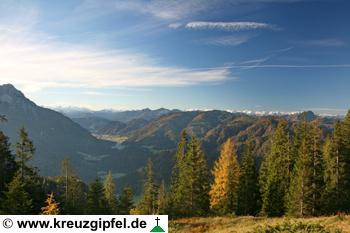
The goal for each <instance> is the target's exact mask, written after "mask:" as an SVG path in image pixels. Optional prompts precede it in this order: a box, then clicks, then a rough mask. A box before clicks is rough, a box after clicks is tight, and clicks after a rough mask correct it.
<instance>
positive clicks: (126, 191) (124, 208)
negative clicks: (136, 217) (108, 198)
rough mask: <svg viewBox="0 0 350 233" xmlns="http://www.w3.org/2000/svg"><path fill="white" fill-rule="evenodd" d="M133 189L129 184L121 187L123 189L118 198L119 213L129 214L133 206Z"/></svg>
mask: <svg viewBox="0 0 350 233" xmlns="http://www.w3.org/2000/svg"><path fill="white" fill-rule="evenodd" d="M133 206H134V202H133V191H132V189H131V188H130V187H129V186H126V187H124V188H123V191H122V193H121V195H120V198H119V208H118V211H119V214H122V215H129V214H130V210H131V209H132V208H133Z"/></svg>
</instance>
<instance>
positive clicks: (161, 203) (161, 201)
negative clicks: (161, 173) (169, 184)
mask: <svg viewBox="0 0 350 233" xmlns="http://www.w3.org/2000/svg"><path fill="white" fill-rule="evenodd" d="M166 210H167V197H166V190H165V182H164V180H162V183H161V184H160V186H159V191H158V200H157V214H167V213H166Z"/></svg>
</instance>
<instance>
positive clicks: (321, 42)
mask: <svg viewBox="0 0 350 233" xmlns="http://www.w3.org/2000/svg"><path fill="white" fill-rule="evenodd" d="M298 44H301V45H306V46H320V47H344V46H347V45H348V43H347V42H346V41H344V40H342V39H337V38H327V39H318V40H306V41H301V42H298Z"/></svg>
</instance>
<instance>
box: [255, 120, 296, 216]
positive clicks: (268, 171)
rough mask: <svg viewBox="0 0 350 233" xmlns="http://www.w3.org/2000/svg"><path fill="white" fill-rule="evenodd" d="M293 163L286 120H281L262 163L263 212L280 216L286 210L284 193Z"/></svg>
mask: <svg viewBox="0 0 350 233" xmlns="http://www.w3.org/2000/svg"><path fill="white" fill-rule="evenodd" d="M293 163H294V161H293V156H292V150H291V143H290V138H289V133H288V129H287V122H286V121H285V120H281V121H280V122H279V124H278V126H277V129H276V131H275V133H274V135H273V137H272V145H271V151H270V153H269V154H268V156H267V158H265V160H264V161H263V164H262V171H261V176H260V184H261V191H262V213H263V214H266V215H268V216H281V215H283V214H284V213H285V212H286V209H287V205H286V195H287V193H288V189H289V183H290V175H291V164H293Z"/></svg>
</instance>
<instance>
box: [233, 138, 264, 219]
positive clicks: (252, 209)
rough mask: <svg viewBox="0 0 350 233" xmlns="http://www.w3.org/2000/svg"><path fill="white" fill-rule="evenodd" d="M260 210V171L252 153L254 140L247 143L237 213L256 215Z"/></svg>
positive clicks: (240, 179)
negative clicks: (258, 171)
mask: <svg viewBox="0 0 350 233" xmlns="http://www.w3.org/2000/svg"><path fill="white" fill-rule="evenodd" d="M259 211H260V191H259V183H258V173H257V170H256V167H255V161H254V157H253V153H252V141H248V142H247V143H246V144H245V148H244V155H243V161H242V166H241V175H240V178H239V186H238V202H237V214H239V215H256V214H258V213H259Z"/></svg>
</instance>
